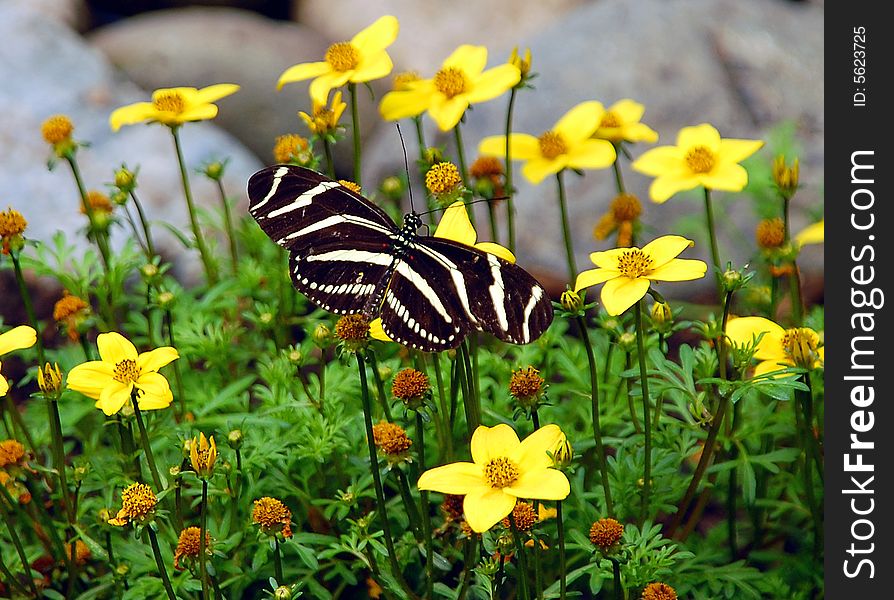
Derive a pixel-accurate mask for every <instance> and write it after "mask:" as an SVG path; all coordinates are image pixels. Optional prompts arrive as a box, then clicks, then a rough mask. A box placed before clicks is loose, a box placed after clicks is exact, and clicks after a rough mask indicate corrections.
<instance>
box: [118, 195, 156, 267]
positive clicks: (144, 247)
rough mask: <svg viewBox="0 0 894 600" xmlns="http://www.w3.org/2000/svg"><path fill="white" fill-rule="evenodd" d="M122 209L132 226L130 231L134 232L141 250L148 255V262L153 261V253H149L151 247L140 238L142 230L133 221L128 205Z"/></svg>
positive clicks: (134, 237)
mask: <svg viewBox="0 0 894 600" xmlns="http://www.w3.org/2000/svg"><path fill="white" fill-rule="evenodd" d="M122 208H123V209H124V216H125V217H126V218H127V222H128V224H130V229H131V230H132V231H133V239H135V240H136V241H137V245H138V246H139V247H140V250H142V251H143V254H145V255H146V260H147V261H150V260H152V253H150V252H149V246H147V245H146V243H145V242H144V241H143V238H142V237H140V230H139V229H137V223H136V221H134V220H133V215H131V214H130V209H128V208H127V205H126V204H125V205H124V206H122Z"/></svg>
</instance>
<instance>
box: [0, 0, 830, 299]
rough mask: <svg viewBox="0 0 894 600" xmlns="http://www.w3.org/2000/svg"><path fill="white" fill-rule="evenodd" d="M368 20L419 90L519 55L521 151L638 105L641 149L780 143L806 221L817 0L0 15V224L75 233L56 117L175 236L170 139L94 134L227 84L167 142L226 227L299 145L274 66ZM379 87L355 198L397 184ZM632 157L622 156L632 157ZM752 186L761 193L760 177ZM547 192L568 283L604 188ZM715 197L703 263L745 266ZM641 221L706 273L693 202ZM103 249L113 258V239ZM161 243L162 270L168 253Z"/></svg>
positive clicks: (818, 200)
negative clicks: (791, 150) (378, 185)
mask: <svg viewBox="0 0 894 600" xmlns="http://www.w3.org/2000/svg"><path fill="white" fill-rule="evenodd" d="M382 14H394V15H396V16H397V17H398V19H399V20H400V23H401V31H400V35H399V36H398V39H397V41H396V42H395V44H394V45H393V46H392V47H391V48H390V49H389V53H390V54H391V56H392V58H393V59H394V62H395V72H399V71H403V70H411V69H412V70H417V71H419V72H420V73H421V74H422V75H423V76H425V77H430V76H431V75H432V74H433V73H434V71H435V70H436V69H437V68H438V66H439V65H440V63H441V61H442V60H443V58H445V57H446V56H447V55H448V54H449V53H450V52H451V51H452V50H453V49H454V48H455V47H456V46H458V45H459V44H461V43H472V44H483V45H486V46H487V47H488V49H489V51H490V60H489V64H490V65H496V64H499V63H502V62H505V60H506V59H507V57H508V56H509V53H510V51H511V50H512V48H513V46H519V47H521V48H526V47H530V48H531V51H532V53H533V57H534V59H533V62H534V66H533V70H534V71H536V72H537V73H539V74H540V75H539V77H538V78H537V79H536V80H535V82H534V84H535V85H536V88H537V90H536V91H535V92H528V91H526V92H523V93H521V94H520V96H519V98H518V100H517V104H516V113H515V121H514V123H515V130H516V131H521V132H528V133H533V134H535V135H537V134H539V133H540V132H542V131H544V130H546V129H548V128H549V127H550V126H551V125H552V124H553V123H554V122H555V120H556V119H557V118H558V117H559V116H561V115H562V114H563V113H564V112H565V111H566V110H567V109H569V108H570V107H571V106H573V105H575V104H577V103H578V102H581V101H583V100H591V99H595V100H599V101H601V102H603V103H604V104H606V105H609V104H611V103H612V102H614V101H616V100H618V99H621V98H625V97H629V98H633V99H635V100H637V101H639V102H642V103H643V104H645V106H646V114H645V117H644V119H643V120H644V122H646V123H647V124H649V125H650V126H651V127H653V128H654V129H656V130H657V131H658V132H659V134H660V136H661V139H660V141H659V143H660V144H670V143H674V139H675V136H676V132H677V131H678V130H679V129H680V128H681V127H683V126H687V125H693V124H697V123H701V122H705V121H707V122H711V123H712V124H714V125H715V126H717V127H718V128H719V129H720V131H721V134H722V135H724V137H740V138H762V139H767V136H768V135H771V134H772V133H773V132H774V131H776V130H777V128H778V127H779V126H780V124H788V126H789V127H790V128H791V130H792V131H793V132H794V144H795V147H796V148H797V149H798V152H799V154H800V158H801V165H802V174H801V180H802V182H803V184H804V187H803V189H802V190H801V191H800V192H799V193H798V195H797V196H796V198H795V200H794V202H793V219H794V230H796V231H797V230H798V229H800V228H801V227H802V226H804V225H806V224H808V223H809V222H812V221H814V220H816V219H817V218H819V216H821V214H822V203H823V196H822V192H823V134H824V121H823V99H824V88H823V51H824V40H823V3H822V1H819V0H815V1H809V2H795V1H792V0H750V1H749V2H741V1H739V0H536V1H535V0H524V1H519V0H453V1H452V2H449V3H444V2H419V1H418V0H384V1H381V2H362V1H359V0H303V1H301V0H296V1H293V2H288V1H273V0H266V1H264V0H241V1H240V0H231V1H211V0H207V1H203V2H196V1H193V2H186V1H177V0H166V1H165V0H154V1H150V0H131V1H129V2H119V1H117V0H92V1H90V0H0V114H2V115H3V118H2V119H0V139H2V143H0V192H2V196H0V205H2V206H3V207H4V208H5V206H6V205H11V206H13V207H15V208H17V209H18V210H20V211H21V212H22V213H23V214H24V215H25V217H26V218H27V219H28V221H29V230H28V234H29V236H30V237H31V238H33V239H38V240H48V239H49V238H50V237H51V236H52V234H53V233H54V232H55V231H57V230H62V231H64V232H66V234H67V235H68V237H69V238H70V239H73V238H74V236H75V233H76V232H77V231H78V230H79V229H80V228H82V227H83V225H84V220H85V219H84V217H83V215H81V214H80V213H79V211H78V206H79V201H78V198H77V193H76V190H75V188H74V185H73V183H72V180H71V176H70V173H68V172H67V169H65V168H63V167H64V166H65V165H60V166H59V168H57V169H56V170H55V171H53V172H49V171H47V168H46V162H47V158H48V157H49V152H48V148H47V146H46V144H45V143H44V142H43V140H42V139H41V137H40V124H41V122H42V121H43V120H44V119H45V118H46V117H47V116H49V115H52V114H55V113H65V114H68V115H69V116H71V117H72V119H73V121H74V123H75V126H76V131H75V137H76V138H77V139H79V140H84V141H89V142H90V144H91V146H90V148H87V149H85V150H84V151H83V152H81V153H80V154H79V160H80V161H81V166H82V169H83V171H84V178H85V180H86V183H87V186H88V188H91V189H104V188H105V184H106V183H108V182H110V181H111V179H112V173H113V171H114V169H115V168H117V167H118V166H120V165H121V164H122V163H126V164H127V165H128V166H130V167H136V166H139V168H140V190H139V191H140V195H141V199H142V200H143V202H145V203H147V204H148V212H149V216H150V218H151V219H152V220H154V221H156V222H167V223H171V224H174V225H178V226H183V225H185V224H186V223H187V216H186V212H185V207H184V202H183V200H182V190H181V188H180V184H179V174H178V171H177V169H176V163H175V162H174V156H173V153H172V147H171V140H170V135H169V133H168V132H167V131H166V130H164V129H163V128H161V127H157V126H152V127H147V126H142V125H138V126H131V127H126V128H123V129H122V130H121V131H120V132H118V133H115V134H113V133H112V132H111V131H110V129H109V127H108V115H109V113H110V112H111V111H112V110H113V109H114V108H116V107H118V106H121V105H124V104H128V103H131V102H136V101H141V100H147V99H148V96H149V93H150V92H151V90H153V89H155V88H159V87H167V86H177V85H187V86H195V87H203V86H205V85H209V84H213V83H220V82H229V83H238V84H240V85H241V86H242V90H241V91H240V92H239V93H238V94H236V95H234V96H231V97H228V98H225V99H223V100H221V101H220V102H219V103H218V104H219V106H220V114H219V117H218V118H217V119H215V120H214V121H213V122H212V123H200V124H193V125H190V126H188V127H185V128H184V130H183V142H184V147H185V151H186V159H187V162H188V164H189V166H190V167H191V168H199V167H200V166H201V165H202V164H203V163H205V162H208V161H211V160H217V159H224V158H228V159H229V160H230V164H229V168H228V177H227V179H226V180H225V186H226V188H227V190H228V192H229V193H230V194H232V195H238V196H239V197H240V198H241V199H242V207H243V209H244V205H245V198H244V195H245V191H244V189H245V182H246V181H247V179H248V177H249V176H250V175H251V173H253V172H254V171H255V170H256V169H258V168H260V167H261V166H262V165H264V164H269V163H271V162H272V160H273V159H272V155H271V149H272V146H273V140H274V138H275V136H277V135H280V134H283V133H300V134H303V135H306V134H307V131H306V130H305V129H304V126H303V124H302V123H301V121H300V120H299V119H298V117H297V111H299V110H305V111H306V110H308V109H309V100H308V99H307V88H306V85H302V84H291V85H289V86H286V88H284V89H283V90H282V91H280V92H277V91H276V89H275V84H276V80H277V78H278V77H279V75H280V74H281V73H282V71H283V70H285V69H286V68H287V67H289V66H290V65H292V64H295V63H299V62H309V61H315V60H320V59H321V57H322V56H323V54H324V52H325V50H326V48H327V47H328V45H329V44H331V43H333V42H336V41H342V40H346V39H349V38H350V37H352V36H353V35H354V34H355V33H356V32H357V31H359V30H360V29H362V28H363V27H365V26H366V25H368V24H369V23H371V22H372V21H374V20H375V19H376V18H377V17H378V16H380V15H382ZM389 85H390V80H386V81H383V82H379V83H377V84H375V85H374V86H373V89H374V92H375V94H376V98H375V99H372V98H370V97H369V96H368V95H367V94H365V93H363V94H361V95H360V98H361V101H362V104H363V106H362V111H361V119H362V123H363V128H364V139H365V149H364V156H365V160H364V171H365V173H364V180H365V181H366V182H367V183H368V185H369V182H373V181H378V180H379V178H381V177H384V176H386V175H389V174H392V173H396V172H400V171H401V170H402V169H403V155H402V153H401V149H400V143H399V141H398V139H397V136H396V133H395V129H394V126H393V125H392V124H387V123H383V122H382V121H381V120H380V119H379V118H378V116H377V110H376V106H377V102H378V99H380V98H381V95H382V93H383V92H384V91H386V90H387V88H388V86H389ZM505 110H506V98H505V97H501V98H498V99H497V100H495V101H492V102H490V103H486V104H482V105H479V106H477V107H475V109H474V110H473V111H472V112H471V113H470V114H469V116H468V122H467V123H466V125H465V126H464V136H465V140H466V144H467V153H468V154H469V156H470V160H471V159H472V158H474V156H475V152H474V148H475V147H476V145H477V142H478V140H479V139H481V138H482V137H484V136H486V135H492V134H496V133H501V132H502V131H501V129H502V127H503V125H502V123H503V120H504V118H505ZM408 137H410V138H412V136H408ZM427 139H428V141H429V143H433V142H434V143H442V144H444V145H446V147H447V149H448V152H452V146H451V142H450V139H448V138H445V137H443V136H438V135H437V132H436V131H435V130H434V128H432V127H431V124H430V123H429V124H428V131H427ZM411 143H412V141H411V140H408V144H411ZM348 147H349V143H345V144H342V148H341V150H342V152H341V153H340V154H339V156H338V159H339V168H340V170H341V171H342V172H343V173H345V174H347V173H349V172H350V161H349V156H348V152H347V150H348V149H349V148H348ZM643 149H644V148H643V147H635V148H634V149H633V153H634V155H636V154H638V153H640V152H642V151H643ZM776 149H778V148H776ZM409 152H410V153H411V156H412V155H413V154H415V149H414V148H413V147H412V146H410V148H409ZM773 153H774V147H773V146H772V144H771V145H770V146H769V147H768V148H765V150H764V151H762V153H761V154H760V158H761V160H762V161H764V162H765V163H767V164H769V162H770V161H771V160H772V157H773ZM516 172H518V171H516ZM755 172H757V171H755ZM760 173H761V176H766V174H767V173H768V169H763V170H761V171H760ZM203 179H204V178H203V177H201V176H198V175H196V176H195V177H194V178H193V185H194V191H195V194H196V196H197V199H198V201H199V202H202V203H204V204H206V205H209V206H217V202H218V200H217V195H216V190H215V189H214V188H213V187H212V186H211V185H209V184H208V183H207V182H205V181H204V180H203ZM625 179H626V182H627V185H628V187H629V188H630V191H632V192H634V193H637V194H639V195H640V197H641V198H644V199H645V198H647V194H646V191H647V189H648V183H649V179H648V178H645V177H643V176H640V175H638V174H635V173H633V172H632V171H630V169H629V163H627V162H625ZM566 181H567V185H568V195H569V208H570V211H571V218H572V223H573V236H574V239H575V243H576V253H577V261H578V266H579V268H581V269H583V268H586V266H587V265H588V264H589V261H588V260H587V254H588V253H589V252H591V251H593V250H596V249H604V248H607V247H610V246H611V245H613V244H610V243H609V242H608V241H606V242H596V241H595V240H594V239H593V237H592V228H593V225H594V224H595V223H596V222H597V221H598V219H599V217H600V216H601V215H602V213H603V212H604V211H605V208H606V207H607V205H608V203H609V202H610V201H611V199H612V197H613V196H614V184H613V179H612V176H611V172H610V171H608V170H606V171H602V172H599V171H589V172H587V174H586V176H585V177H583V178H579V177H576V176H573V175H572V176H570V177H568V178H567V180H566ZM516 183H517V185H518V188H519V189H518V196H517V207H518V213H519V218H518V219H517V224H518V227H519V242H520V251H519V260H520V262H521V263H522V264H523V265H524V266H525V267H526V268H528V269H529V270H530V271H531V272H532V273H534V274H535V275H536V276H538V277H540V278H541V279H543V280H544V281H545V282H546V283H548V284H552V287H553V288H554V289H557V290H559V291H561V289H562V287H563V286H564V283H565V280H564V258H563V253H562V251H561V247H562V246H561V238H560V227H559V221H558V208H557V205H556V202H555V189H554V185H552V183H551V181H550V180H549V179H548V180H547V181H546V182H544V183H543V184H542V185H540V186H537V187H534V186H531V185H529V184H528V183H527V182H526V181H524V180H523V179H522V178H521V177H520V176H518V177H517V178H516ZM715 197H716V202H717V205H716V206H717V209H716V210H717V214H718V215H719V221H720V227H721V228H722V229H723V231H724V233H723V240H722V242H721V243H722V255H723V256H727V257H731V258H732V259H733V260H734V261H735V262H736V263H737V264H743V263H745V262H747V261H748V260H750V259H752V258H753V254H754V250H753V246H754V244H753V230H754V224H755V222H756V217H755V214H754V209H753V206H752V203H751V202H750V201H749V200H748V198H747V196H745V195H741V194H739V195H735V194H717V195H716V196H715ZM644 205H645V212H644V216H643V218H644V222H645V224H646V231H645V233H644V237H645V238H646V239H647V240H648V239H651V238H652V237H655V236H657V235H662V234H664V233H668V232H671V231H674V232H679V233H683V234H685V235H690V236H695V237H696V240H697V242H698V246H697V248H696V249H694V250H693V251H691V252H690V253H689V254H687V256H690V257H694V256H695V255H700V256H701V257H702V258H707V256H708V246H707V241H706V238H705V236H704V230H703V228H702V227H701V220H700V219H701V217H702V214H703V206H702V202H701V199H700V197H699V196H697V195H690V196H686V197H681V196H678V197H675V198H673V199H672V200H670V201H669V202H667V203H665V204H663V205H655V204H652V203H650V202H648V200H645V201H644ZM687 215H688V216H689V220H688V221H687V220H686V216H687ZM693 216H694V218H693ZM687 223H688V224H687ZM676 226H679V227H681V228H683V229H685V231H683V230H679V229H676V230H675V229H674V227H676ZM687 227H688V229H687ZM157 229H159V230H160V228H157ZM482 229H486V228H482ZM483 233H484V232H482V234H483ZM116 234H117V235H118V236H119V240H118V241H119V243H120V241H121V240H122V239H123V236H125V235H126V230H125V229H123V228H121V229H119V230H118V231H117V232H116ZM159 235H160V236H161V235H162V233H161V231H159ZM161 243H162V244H165V243H167V244H168V249H169V251H170V252H177V251H178V250H177V248H178V246H177V245H176V243H175V242H174V240H173V239H171V238H163V239H162V240H161ZM181 254H182V253H181ZM178 257H179V255H178V256H175V258H178ZM822 265H823V248H822V246H811V247H809V248H807V249H806V250H805V253H804V257H803V260H802V267H803V268H804V271H805V275H806V278H807V288H808V296H811V297H812V298H813V299H817V298H818V297H819V296H821V294H822ZM556 274H559V275H558V276H557V275H556ZM681 287H686V289H688V290H690V291H692V290H695V291H697V290H698V289H699V286H681ZM674 293H675V294H683V293H686V292H684V290H675V291H674ZM818 299H819V300H821V297H819V298H818Z"/></svg>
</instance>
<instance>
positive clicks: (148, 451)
mask: <svg viewBox="0 0 894 600" xmlns="http://www.w3.org/2000/svg"><path fill="white" fill-rule="evenodd" d="M130 401H131V404H133V415H134V417H135V418H136V421H137V427H138V428H139V430H140V440H141V441H142V444H143V454H145V455H146V464H148V465H149V472H150V473H151V474H152V483H153V484H154V485H155V489H156V490H158V491H159V493H160V492H162V491H164V487H162V485H161V477H159V476H158V467H156V466H155V457H154V456H153V455H152V446H151V444H150V443H149V434H148V433H147V432H146V425H145V423H143V414H142V413H141V412H140V403H139V400H137V391H136V389H135V390H134V393H133V394H131V396H130Z"/></svg>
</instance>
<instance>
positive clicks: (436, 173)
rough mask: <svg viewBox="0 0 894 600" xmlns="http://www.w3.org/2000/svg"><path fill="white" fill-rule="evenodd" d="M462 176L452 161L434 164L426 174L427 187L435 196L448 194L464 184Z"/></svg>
mask: <svg viewBox="0 0 894 600" xmlns="http://www.w3.org/2000/svg"><path fill="white" fill-rule="evenodd" d="M462 182H463V180H462V176H461V175H460V174H459V169H458V168H457V166H456V165H455V164H453V163H451V162H440V163H438V164H436V165H433V166H432V168H431V169H429V170H428V172H427V173H426V174H425V187H426V188H428V191H430V192H431V193H432V194H434V195H435V196H443V195H444V194H448V193H450V192H452V191H454V190H455V189H456V188H458V187H459V186H460V185H462Z"/></svg>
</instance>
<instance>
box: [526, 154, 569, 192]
mask: <svg viewBox="0 0 894 600" xmlns="http://www.w3.org/2000/svg"><path fill="white" fill-rule="evenodd" d="M567 161H568V157H567V155H564V154H562V155H560V156H558V157H556V158H555V159H552V160H550V159H547V158H543V157H542V156H536V157H534V158H532V159H530V160H528V162H526V163H525V164H524V166H523V167H522V175H524V176H525V179H527V180H528V181H530V182H531V183H533V184H534V185H537V184H539V183H540V182H541V181H543V180H544V179H546V178H547V177H549V176H550V175H555V174H556V173H558V172H559V171H561V170H562V169H564V168H565V167H566V166H567Z"/></svg>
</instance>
